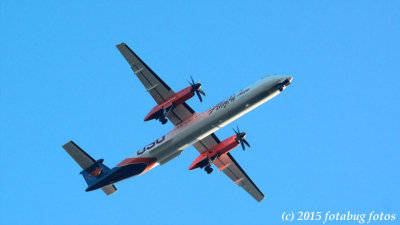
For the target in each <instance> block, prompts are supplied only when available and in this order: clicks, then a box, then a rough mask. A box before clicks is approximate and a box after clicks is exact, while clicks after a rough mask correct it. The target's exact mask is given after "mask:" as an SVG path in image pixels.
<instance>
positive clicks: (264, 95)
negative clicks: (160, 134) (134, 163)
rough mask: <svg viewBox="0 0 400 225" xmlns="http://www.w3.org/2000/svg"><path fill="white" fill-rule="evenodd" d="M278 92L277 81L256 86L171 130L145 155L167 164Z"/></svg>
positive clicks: (159, 162)
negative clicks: (224, 105)
mask: <svg viewBox="0 0 400 225" xmlns="http://www.w3.org/2000/svg"><path fill="white" fill-rule="evenodd" d="M279 93H280V92H279V91H278V89H277V88H276V86H275V83H270V84H268V86H263V87H261V86H259V87H256V88H254V89H253V90H251V91H250V92H249V93H247V94H246V95H243V96H241V97H240V98H238V99H236V100H235V101H233V102H232V103H230V104H228V105H227V106H226V107H225V108H223V109H221V110H218V111H216V112H213V113H209V112H208V111H206V112H204V113H202V114H201V115H200V116H199V117H198V118H197V119H196V121H192V122H189V123H188V124H186V125H184V126H182V127H179V128H178V129H177V130H176V131H175V132H173V134H172V133H171V134H168V135H167V136H166V142H165V143H163V144H162V145H160V146H157V148H155V149H153V150H151V151H150V152H146V153H145V154H144V155H143V157H145V156H151V157H155V158H157V163H158V164H160V165H162V164H165V163H167V162H169V161H170V160H172V159H174V158H175V157H177V156H179V155H180V154H181V152H182V150H183V149H185V148H187V147H189V146H190V145H192V144H194V143H196V142H197V141H200V140H202V139H203V138H205V137H207V136H208V135H210V134H212V133H214V132H215V131H217V130H219V129H220V128H222V127H224V126H225V125H227V124H229V123H230V122H232V121H234V120H236V119H238V118H239V117H241V116H243V115H244V114H246V113H247V112H249V111H251V110H253V109H254V108H256V107H258V106H259V105H261V104H263V103H265V102H266V101H268V100H270V99H271V98H273V97H275V96H276V95H278V94H279Z"/></svg>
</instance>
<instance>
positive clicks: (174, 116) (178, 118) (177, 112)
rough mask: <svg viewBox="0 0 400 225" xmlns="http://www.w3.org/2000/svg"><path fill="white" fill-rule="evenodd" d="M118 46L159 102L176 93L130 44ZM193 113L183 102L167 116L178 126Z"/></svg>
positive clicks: (148, 90)
mask: <svg viewBox="0 0 400 225" xmlns="http://www.w3.org/2000/svg"><path fill="white" fill-rule="evenodd" d="M117 48H118V50H119V51H120V52H121V54H122V55H123V56H124V58H125V59H126V61H128V63H129V65H130V66H131V68H132V70H133V72H134V73H135V74H136V76H137V77H138V78H139V80H140V81H141V82H142V84H143V85H144V87H145V88H146V90H147V92H149V93H150V95H151V96H152V97H153V99H154V100H155V101H156V103H157V104H160V103H162V102H164V101H165V100H167V99H168V98H170V97H172V96H173V95H174V94H175V92H174V91H173V90H172V89H171V88H170V87H169V86H168V85H167V84H166V83H165V82H164V81H163V80H161V78H160V77H159V76H157V74H156V73H155V72H154V71H153V70H151V69H150V67H148V66H147V65H146V63H144V62H143V61H142V60H141V59H140V58H139V56H137V55H136V54H135V53H134V52H133V51H132V50H131V49H130V48H129V47H128V45H126V44H125V43H121V44H119V45H117ZM193 114H194V110H193V109H192V108H190V106H189V105H187V104H186V103H183V104H181V105H179V106H177V107H175V108H174V109H173V110H172V112H171V113H169V114H168V115H167V117H168V119H169V120H170V121H171V122H172V123H173V124H174V125H175V126H176V125H178V124H180V123H181V122H182V121H184V120H186V119H187V118H189V117H190V116H192V115H193Z"/></svg>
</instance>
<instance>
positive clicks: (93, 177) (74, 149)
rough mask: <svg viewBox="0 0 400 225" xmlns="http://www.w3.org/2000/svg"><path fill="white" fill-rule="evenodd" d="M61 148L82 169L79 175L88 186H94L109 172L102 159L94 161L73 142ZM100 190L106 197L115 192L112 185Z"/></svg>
mask: <svg viewBox="0 0 400 225" xmlns="http://www.w3.org/2000/svg"><path fill="white" fill-rule="evenodd" d="M63 148H64V149H65V151H67V153H68V154H69V155H70V156H71V157H72V159H74V160H75V162H77V163H78V164H79V166H80V167H81V168H82V169H83V170H82V172H80V174H82V176H83V178H84V179H85V181H86V183H87V184H88V186H91V185H93V184H95V183H96V182H97V181H98V180H99V179H101V178H102V177H103V176H105V175H106V174H107V173H108V172H109V171H110V168H108V167H107V166H106V165H104V164H103V161H104V160H103V159H99V160H97V161H96V160H94V159H93V158H92V157H91V156H90V155H89V154H87V153H86V152H85V151H83V149H81V148H80V147H79V146H78V145H77V144H75V143H74V142H73V141H70V142H68V143H66V144H65V145H63ZM102 190H103V191H104V193H105V194H106V195H110V194H112V193H114V192H116V191H117V189H116V188H115V186H114V185H110V186H106V187H103V188H102Z"/></svg>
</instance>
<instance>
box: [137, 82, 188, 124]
mask: <svg viewBox="0 0 400 225" xmlns="http://www.w3.org/2000/svg"><path fill="white" fill-rule="evenodd" d="M193 96H194V93H193V92H192V86H189V87H187V88H185V89H182V90H181V91H179V92H177V93H175V94H174V95H173V96H172V97H170V98H169V99H167V100H166V101H164V102H162V103H160V104H159V105H157V106H155V107H154V108H153V109H152V110H151V111H150V112H149V114H147V116H146V117H145V118H144V121H149V120H152V119H159V118H160V116H163V115H164V110H167V109H170V107H174V106H178V105H180V104H182V103H184V102H185V101H187V100H188V99H190V98H192V97H193Z"/></svg>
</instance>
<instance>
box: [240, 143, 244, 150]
mask: <svg viewBox="0 0 400 225" xmlns="http://www.w3.org/2000/svg"><path fill="white" fill-rule="evenodd" d="M240 144H241V145H242V149H243V151H244V149H245V147H244V144H243V142H242V141H241V142H240Z"/></svg>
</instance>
